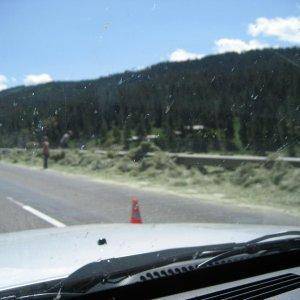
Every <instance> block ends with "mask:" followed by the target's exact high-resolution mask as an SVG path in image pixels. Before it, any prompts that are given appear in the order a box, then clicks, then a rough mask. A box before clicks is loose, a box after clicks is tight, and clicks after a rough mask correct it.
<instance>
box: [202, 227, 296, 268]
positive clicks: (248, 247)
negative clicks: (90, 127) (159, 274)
mask: <svg viewBox="0 0 300 300" xmlns="http://www.w3.org/2000/svg"><path fill="white" fill-rule="evenodd" d="M284 236H300V231H285V232H279V233H274V234H268V235H264V236H261V237H259V238H256V239H253V240H250V241H248V242H246V243H243V244H240V245H238V246H236V247H234V248H233V249H231V250H229V251H227V252H223V253H220V254H218V255H216V256H214V257H212V258H210V259H208V260H206V261H204V262H203V263H201V264H199V265H198V268H201V267H202V268H204V267H207V266H209V265H213V264H214V263H215V262H218V261H220V260H222V259H226V258H229V257H233V256H236V255H239V254H257V253H259V252H261V251H263V252H268V251H286V250H293V249H299V248H300V237H298V238H290V239H284V240H282V239H280V240H274V241H269V242H266V241H267V240H269V239H273V238H278V237H284ZM262 242H264V243H262Z"/></svg>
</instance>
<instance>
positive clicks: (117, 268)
mask: <svg viewBox="0 0 300 300" xmlns="http://www.w3.org/2000/svg"><path fill="white" fill-rule="evenodd" d="M289 235H290V236H300V231H288V232H282V233H277V234H271V235H266V236H262V237H260V238H257V239H253V240H250V241H248V242H244V243H227V244H219V245H208V246H199V247H189V248H177V249H168V250H162V251H156V252H150V253H143V254H137V255H131V256H126V257H120V258H112V259H107V260H102V261H99V262H92V263H89V264H87V265H85V266H83V267H82V268H80V269H78V270H77V271H75V272H74V273H72V274H71V275H70V276H69V277H67V278H66V279H65V280H64V281H63V282H62V285H61V289H60V291H61V292H67V293H75V292H76V293H86V292H88V291H89V290H90V289H91V288H92V287H94V286H96V285H97V284H99V283H103V284H105V283H116V282H120V281H122V280H123V279H125V278H126V277H128V276H130V275H134V274H138V273H141V272H144V271H147V270H150V269H156V268H159V267H163V266H167V265H170V264H172V263H180V262H184V261H191V260H198V259H202V258H205V257H210V258H209V259H208V260H206V261H204V262H203V263H201V264H199V265H198V268H204V267H209V266H211V265H213V263H214V262H216V261H220V260H222V259H225V258H229V257H232V256H235V255H239V254H250V255H251V254H256V253H259V252H261V251H263V252H269V251H279V252H281V251H288V250H291V249H300V238H299V237H298V238H289V239H279V240H274V241H267V240H268V239H272V238H278V237H284V236H289ZM116 279H118V280H116ZM114 280H116V281H114Z"/></svg>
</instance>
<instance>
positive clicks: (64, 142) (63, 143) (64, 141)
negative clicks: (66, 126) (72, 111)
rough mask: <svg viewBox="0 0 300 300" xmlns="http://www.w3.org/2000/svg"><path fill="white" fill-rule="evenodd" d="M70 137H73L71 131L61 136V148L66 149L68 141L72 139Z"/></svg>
mask: <svg viewBox="0 0 300 300" xmlns="http://www.w3.org/2000/svg"><path fill="white" fill-rule="evenodd" d="M72 135H73V131H72V130H69V131H68V132H66V133H65V134H64V135H63V136H62V138H61V140H60V142H59V144H60V147H61V148H68V146H69V140H70V138H71V137H72Z"/></svg>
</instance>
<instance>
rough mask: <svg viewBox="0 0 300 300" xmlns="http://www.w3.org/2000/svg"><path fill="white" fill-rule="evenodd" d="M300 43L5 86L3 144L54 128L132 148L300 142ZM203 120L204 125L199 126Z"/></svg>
mask: <svg viewBox="0 0 300 300" xmlns="http://www.w3.org/2000/svg"><path fill="white" fill-rule="evenodd" d="M299 66H300V48H290V49H266V50H257V51H249V52H246V53H243V54H236V53H226V54H222V55H214V56H207V57H205V58H203V59H201V60H193V61H187V62H180V63H169V62H168V63H161V64H158V65H154V66H152V67H149V68H147V69H145V70H142V71H136V72H124V73H122V74H116V75H112V76H108V77H104V78H99V79H96V80H86V81H79V82H52V83H48V84H43V85H38V86H30V87H23V86H21V87H16V88H12V89H8V90H4V91H2V92H0V147H11V146H22V147H23V146H26V144H28V143H30V142H33V141H40V140H41V138H42V137H43V136H44V135H47V136H48V137H49V139H50V142H51V144H52V145H56V144H57V143H58V142H59V140H60V137H61V136H62V134H63V133H64V132H65V131H66V130H68V129H71V130H72V131H73V132H74V141H75V142H76V141H78V143H79V142H80V143H87V142H88V143H92V142H93V143H94V144H96V145H99V146H104V147H105V146H106V147H108V146H110V145H112V144H114V143H115V144H120V145H123V147H124V148H128V147H130V138H131V137H132V136H138V137H140V139H141V140H142V139H143V138H145V137H146V136H147V135H157V138H156V139H155V142H156V143H157V144H158V145H159V146H160V147H162V148H163V149H166V150H171V151H193V152H207V151H248V152H252V153H258V154H263V153H265V152H266V151H276V150H278V149H282V148H287V150H288V152H289V155H295V151H296V148H297V143H299V140H300V67H299ZM197 125H203V127H202V126H197Z"/></svg>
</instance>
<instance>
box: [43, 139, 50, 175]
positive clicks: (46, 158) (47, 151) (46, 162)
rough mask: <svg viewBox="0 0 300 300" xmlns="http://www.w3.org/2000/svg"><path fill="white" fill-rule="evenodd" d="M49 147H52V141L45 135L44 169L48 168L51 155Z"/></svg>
mask: <svg viewBox="0 0 300 300" xmlns="http://www.w3.org/2000/svg"><path fill="white" fill-rule="evenodd" d="M49 147H50V143H49V141H48V137H47V136H45V137H44V141H43V157H44V164H43V167H44V169H47V168H48V158H49V155H50V151H49Z"/></svg>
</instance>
